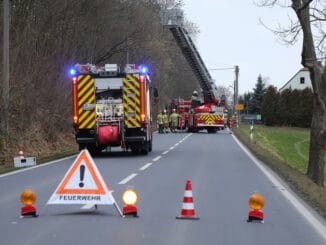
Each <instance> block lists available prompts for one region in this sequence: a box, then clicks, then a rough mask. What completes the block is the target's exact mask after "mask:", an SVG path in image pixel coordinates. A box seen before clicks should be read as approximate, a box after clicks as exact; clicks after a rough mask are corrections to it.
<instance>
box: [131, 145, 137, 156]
mask: <svg viewBox="0 0 326 245" xmlns="http://www.w3.org/2000/svg"><path fill="white" fill-rule="evenodd" d="M131 153H132V154H133V155H138V154H139V148H138V147H132V148H131Z"/></svg>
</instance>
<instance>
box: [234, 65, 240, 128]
mask: <svg viewBox="0 0 326 245" xmlns="http://www.w3.org/2000/svg"><path fill="white" fill-rule="evenodd" d="M239 70H240V69H239V66H235V67H234V73H235V79H234V99H233V103H234V105H233V106H234V112H235V113H236V118H237V119H236V120H237V126H238V125H239V116H240V115H239V111H237V110H236V108H235V107H236V105H237V104H238V103H239V101H238V98H239V96H238V93H239Z"/></svg>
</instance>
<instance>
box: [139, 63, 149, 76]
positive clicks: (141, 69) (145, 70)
mask: <svg viewBox="0 0 326 245" xmlns="http://www.w3.org/2000/svg"><path fill="white" fill-rule="evenodd" d="M139 70H140V73H141V74H148V67H147V66H144V65H142V66H140V69H139Z"/></svg>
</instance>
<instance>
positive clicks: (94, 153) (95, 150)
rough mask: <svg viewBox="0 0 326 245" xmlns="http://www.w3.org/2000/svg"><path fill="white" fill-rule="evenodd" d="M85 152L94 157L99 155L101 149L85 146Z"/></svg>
mask: <svg viewBox="0 0 326 245" xmlns="http://www.w3.org/2000/svg"><path fill="white" fill-rule="evenodd" d="M87 150H88V151H89V153H90V154H91V156H92V157H96V156H97V155H99V154H100V153H101V151H102V150H101V149H99V148H97V147H96V146H95V145H89V146H87Z"/></svg>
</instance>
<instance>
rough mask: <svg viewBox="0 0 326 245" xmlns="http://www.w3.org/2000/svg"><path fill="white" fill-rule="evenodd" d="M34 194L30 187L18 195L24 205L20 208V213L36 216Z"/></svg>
mask: <svg viewBox="0 0 326 245" xmlns="http://www.w3.org/2000/svg"><path fill="white" fill-rule="evenodd" d="M36 199H37V197H36V194H35V192H34V191H32V190H31V189H25V190H24V191H23V192H22V193H21V195H20V201H21V203H22V204H23V205H24V206H23V207H22V209H21V215H22V217H24V216H32V217H37V216H38V214H37V213H36V208H35V207H34V206H33V204H34V203H35V202H36Z"/></svg>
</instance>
